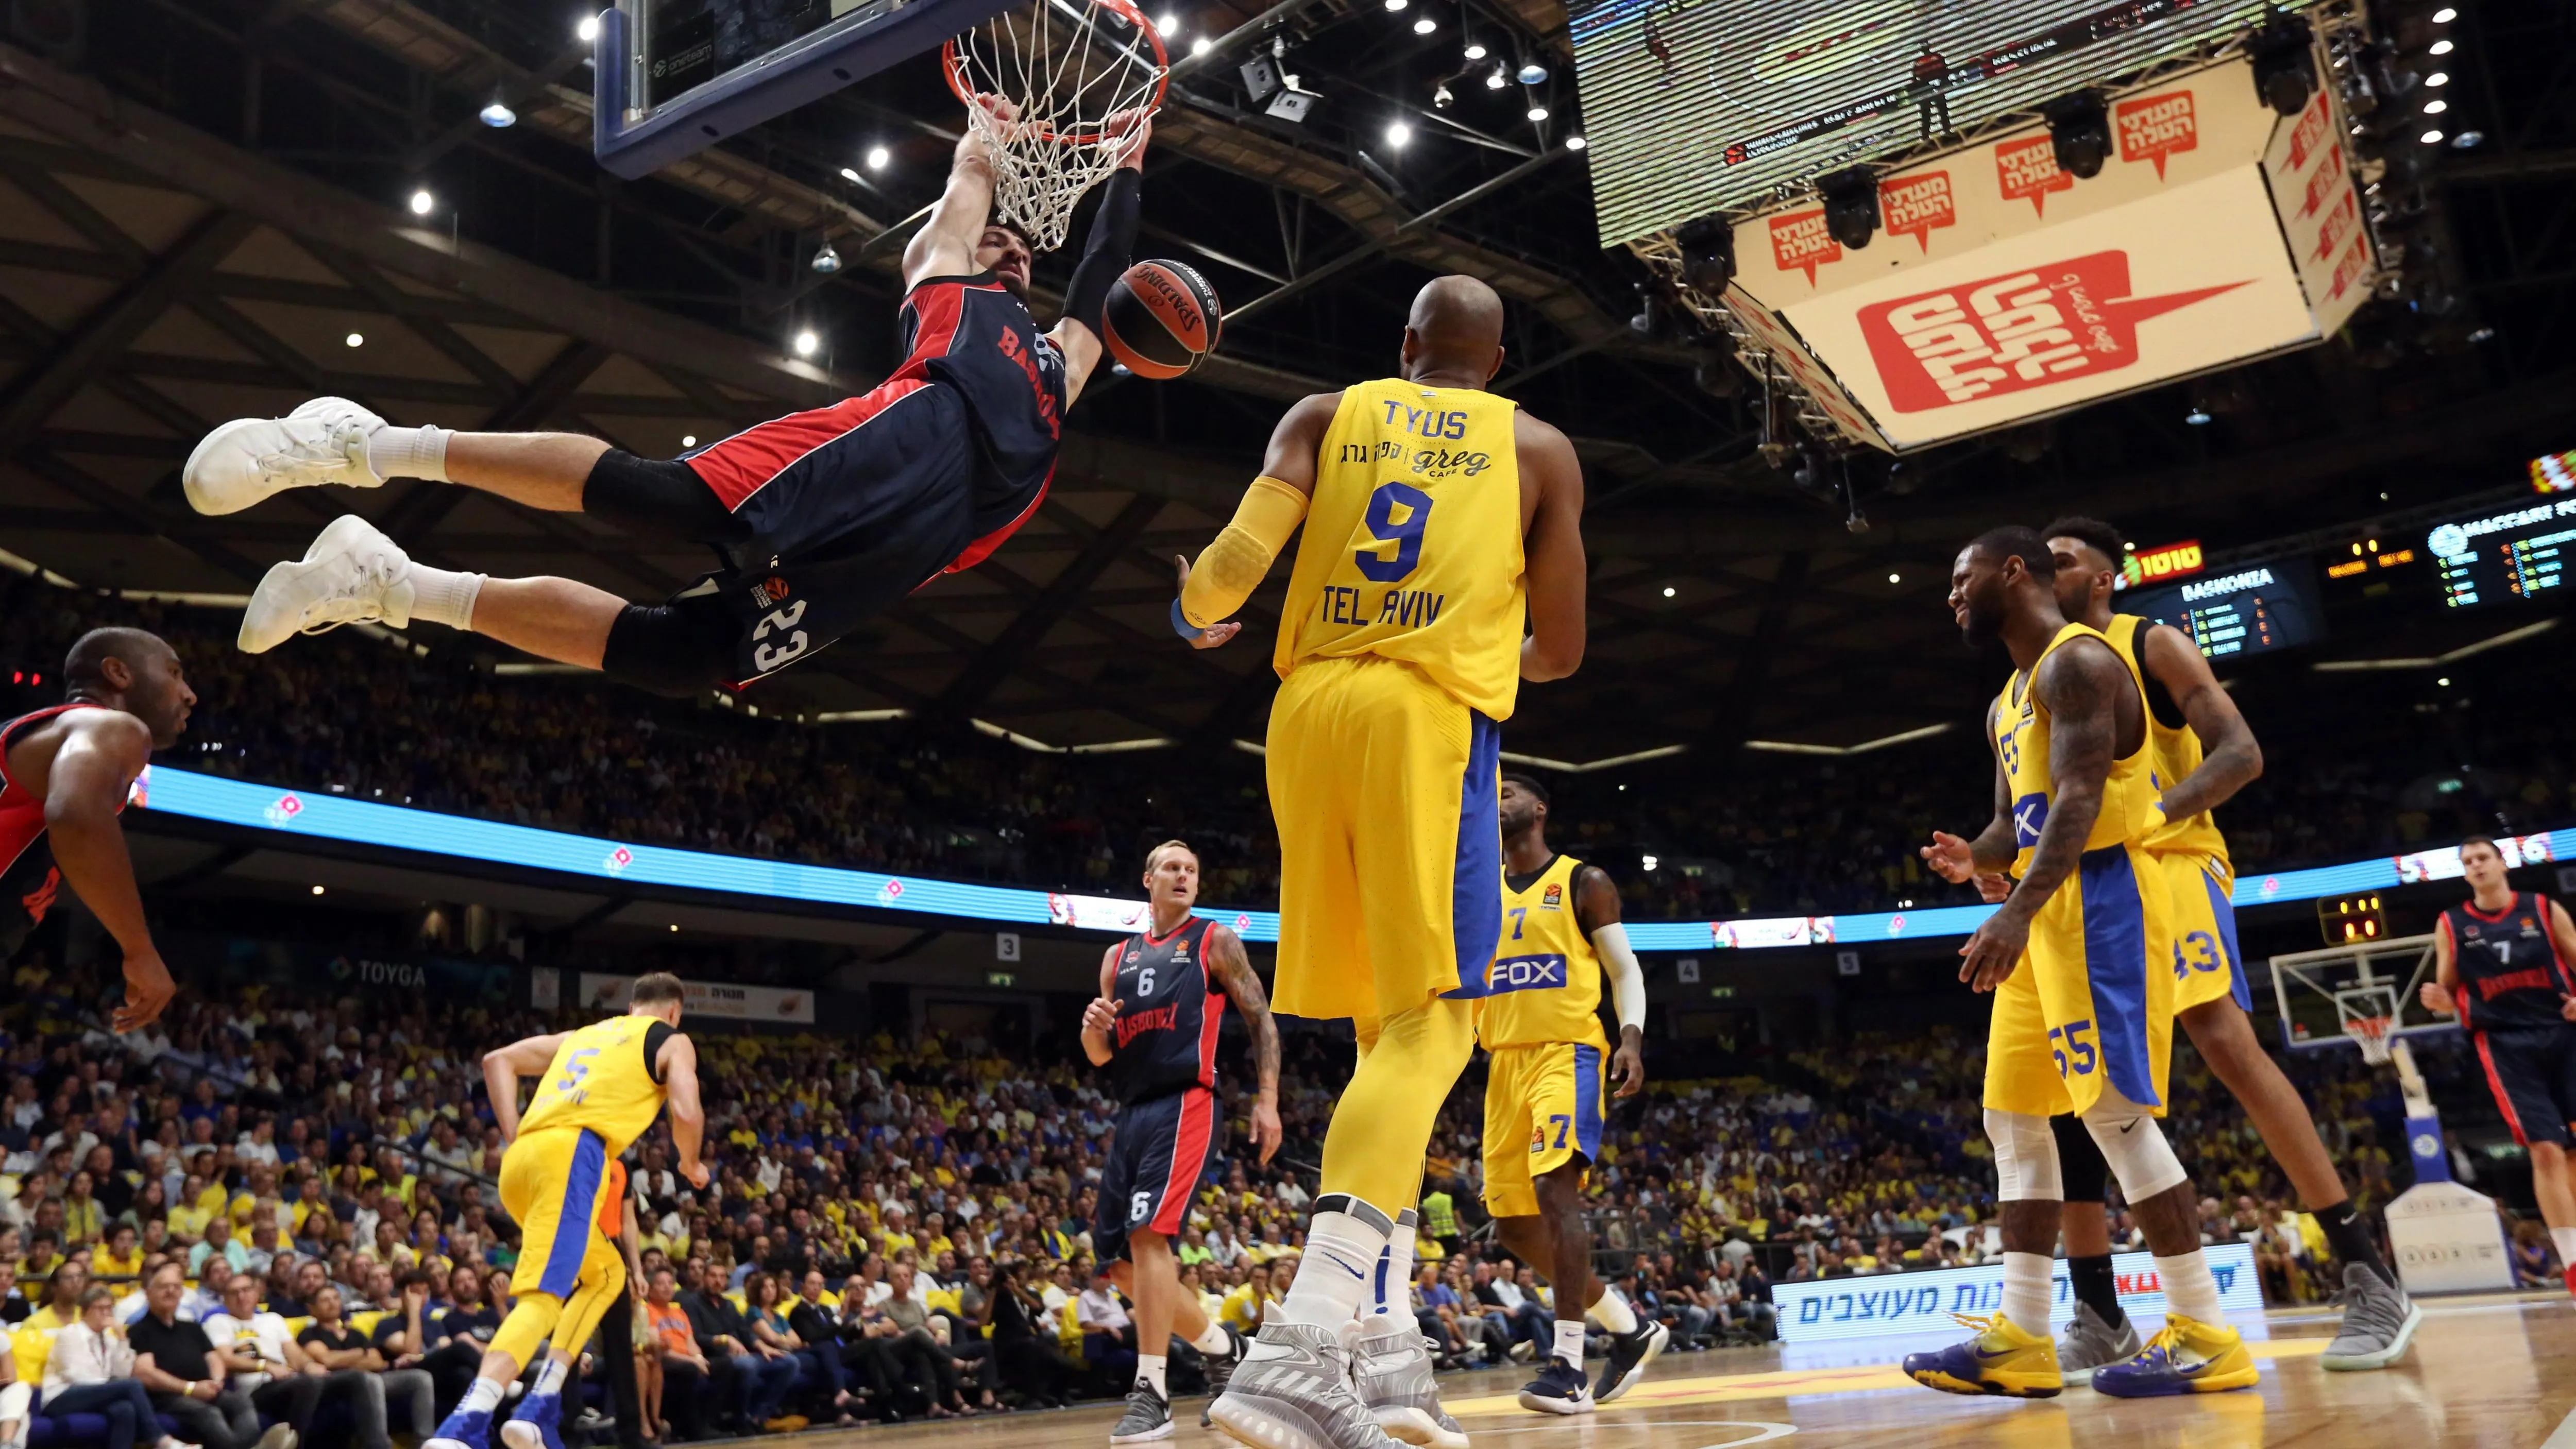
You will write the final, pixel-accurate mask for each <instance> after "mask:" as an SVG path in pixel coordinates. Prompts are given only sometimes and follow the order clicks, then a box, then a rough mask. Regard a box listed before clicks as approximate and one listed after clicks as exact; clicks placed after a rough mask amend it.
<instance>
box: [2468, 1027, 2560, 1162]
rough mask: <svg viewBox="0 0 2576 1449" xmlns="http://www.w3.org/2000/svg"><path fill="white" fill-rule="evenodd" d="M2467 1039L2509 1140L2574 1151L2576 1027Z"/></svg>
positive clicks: (2484, 1034)
mask: <svg viewBox="0 0 2576 1449" xmlns="http://www.w3.org/2000/svg"><path fill="white" fill-rule="evenodd" d="M2470 1035H2471V1036H2472V1037H2474V1038H2475V1039H2476V1041H2477V1044H2478V1061H2479V1063H2480V1064H2481V1065H2483V1066H2484V1067H2485V1068H2486V1070H2487V1087H2488V1089H2489V1090H2491V1091H2493V1092H2494V1093H2495V1100H2496V1110H2498V1111H2500V1112H2502V1113H2504V1122H2505V1125H2506V1126H2508V1127H2510V1128H2512V1129H2513V1140H2514V1141H2516V1142H2519V1143H2522V1144H2523V1145H2524V1146H2529V1145H2531V1144H2532V1143H2535V1142H2553V1143H2556V1144H2557V1145H2558V1146H2560V1147H2566V1146H2570V1145H2576V1022H2571V1023H2569V1024H2567V1025H2564V1026H2516V1027H2504V1028H2500V1029H2498V1030H2495V1031H2480V1032H2472V1033H2470Z"/></svg>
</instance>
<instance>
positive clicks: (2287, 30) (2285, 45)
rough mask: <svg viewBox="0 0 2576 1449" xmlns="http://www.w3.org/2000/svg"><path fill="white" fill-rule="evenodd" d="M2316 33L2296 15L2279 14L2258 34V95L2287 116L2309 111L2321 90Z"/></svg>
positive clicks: (2254, 46) (2255, 44)
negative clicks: (2316, 94) (2315, 95)
mask: <svg viewBox="0 0 2576 1449" xmlns="http://www.w3.org/2000/svg"><path fill="white" fill-rule="evenodd" d="M2315 45H2316V32H2315V31H2314V30H2311V29H2310V28H2309V27H2308V22H2306V21H2305V20H2302V19H2300V18H2299V17H2297V16H2295V15H2275V16H2273V17H2272V18H2271V19H2270V20H2269V21H2267V22H2265V24H2264V25H2263V28H2262V29H2260V30H2257V31H2255V32H2254V38H2253V41H2252V43H2251V45H2249V46H2248V49H2249V50H2250V51H2251V52H2252V53H2253V57H2254V92H2255V94H2257V95H2259V96H2261V97H2262V98H2263V102H2264V104H2266V105H2268V106H2270V107H2271V108H2272V109H2273V110H2275V111H2277V112H2279V113H2280V114H2282V115H2284V116H2295V115H2297V114H2298V113H2299V112H2301V111H2303V110H2305V109H2307V105H2308V97H2309V96H2310V95H2311V94H2313V93H2314V92H2315V91H2316V88H2317V60H2316V51H2315V49H2314V47H2315Z"/></svg>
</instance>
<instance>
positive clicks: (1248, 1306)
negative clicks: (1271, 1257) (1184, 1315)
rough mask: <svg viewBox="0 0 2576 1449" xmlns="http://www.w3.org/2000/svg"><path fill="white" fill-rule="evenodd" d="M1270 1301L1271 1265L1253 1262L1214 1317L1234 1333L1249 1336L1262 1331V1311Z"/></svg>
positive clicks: (1227, 1295)
mask: <svg viewBox="0 0 2576 1449" xmlns="http://www.w3.org/2000/svg"><path fill="white" fill-rule="evenodd" d="M1271 1301H1273V1300H1272V1299H1271V1297H1270V1265H1269V1264H1267V1263H1255V1264H1253V1265H1252V1269H1251V1271H1250V1272H1249V1273H1247V1274H1245V1275H1244V1279H1243V1283H1242V1285H1241V1286H1240V1287H1237V1288H1235V1289H1234V1290H1232V1291H1231V1292H1229V1293H1227V1294H1226V1295H1225V1298H1224V1299H1223V1300H1222V1301H1221V1302H1219V1303H1218V1304H1217V1309H1216V1316H1217V1317H1218V1318H1219V1319H1220V1320H1222V1321H1223V1322H1224V1323H1225V1324H1226V1326H1228V1327H1230V1328H1232V1329H1233V1330H1234V1331H1235V1332H1237V1333H1240V1334H1242V1335H1243V1336H1244V1337H1246V1338H1250V1337H1252V1336H1253V1335H1254V1334H1256V1333H1259V1332H1260V1331H1261V1317H1262V1312H1263V1310H1264V1309H1265V1308H1266V1307H1267V1305H1268V1304H1269V1303H1270V1302H1271Z"/></svg>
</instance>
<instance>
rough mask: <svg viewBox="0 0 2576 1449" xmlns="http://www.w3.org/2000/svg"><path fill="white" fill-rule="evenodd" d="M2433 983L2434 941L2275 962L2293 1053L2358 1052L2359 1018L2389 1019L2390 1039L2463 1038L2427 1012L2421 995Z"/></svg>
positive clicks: (2369, 944) (2355, 947)
mask: <svg viewBox="0 0 2576 1449" xmlns="http://www.w3.org/2000/svg"><path fill="white" fill-rule="evenodd" d="M2432 979H2433V938H2432V937H2431V936H2429V935H2427V936H2402V937H2398V938H2396V939H2394V940H2386V941H2366V942H2356V943H2354V944H2352V945H2347V946H2329V947H2327V948H2325V949H2324V950H2321V951H2300V952H2297V953H2294V954H2292V955H2287V956H2275V957H2273V958H2272V994H2273V999H2274V1000H2275V1001H2277V1002H2278V1003H2279V1005H2280V1010H2281V1044H2282V1045H2283V1046H2286V1047H2289V1048H2290V1049H2291V1050H2293V1051H2311V1050H2315V1049H2318V1048H2321V1047H2330V1046H2355V1045H2358V1039H2357V1038H2356V1036H2355V1035H2354V1030H2355V1029H2354V1026H2353V1023H2354V1022H2355V1021H2356V1019H2366V1018H2377V1019H2385V1020H2386V1021H2387V1023H2388V1027H2387V1036H2388V1038H2389V1039H2390V1040H2392V1041H2395V1040H2403V1039H2404V1038H2406V1037H2409V1036H2420V1035H2425V1034H2428V1033H2432V1032H2443V1031H2457V1030H2459V1022H2458V1020H2457V1019H2456V1018H2453V1017H2448V1016H2437V1015H2435V1014H2434V1013H2432V1012H2430V1011H2427V1010H2425V1009H2424V1003H2423V1002H2422V1001H2421V1000H2420V999H2418V997H2417V994H2416V993H2417V992H2418V991H2419V990H2420V989H2421V988H2422V986H2423V984H2424V983H2425V982H2427V981H2430V980H2432Z"/></svg>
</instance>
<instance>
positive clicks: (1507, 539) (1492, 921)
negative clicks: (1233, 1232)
mask: <svg viewBox="0 0 2576 1449" xmlns="http://www.w3.org/2000/svg"><path fill="white" fill-rule="evenodd" d="M1502 335H1503V304H1502V299H1501V298H1500V297H1498V296H1496V295H1495V294H1494V290H1493V289H1492V288H1491V287H1488V286H1486V285H1485V284H1484V283H1482V282H1480V281H1477V280H1475V279H1474V278H1472V277H1461V276H1446V277H1440V278H1437V279H1435V280H1433V281H1432V282H1431V283H1430V284H1429V285H1428V286H1425V287H1424V288H1423V289H1422V291H1421V292H1420V293H1419V294H1418V295H1417V296H1416V297H1415V298H1414V300H1413V311H1412V315H1411V318H1410V320H1409V321H1408V323H1407V325H1406V327H1405V329H1404V347H1403V352H1402V354H1401V369H1402V373H1401V375H1400V376H1398V377H1392V378H1386V379H1382V380H1380V381H1376V382H1365V383H1360V384H1357V385H1355V386H1352V387H1348V388H1345V389H1343V390H1342V391H1340V392H1338V393H1322V394H1318V395H1316V396H1313V397H1309V398H1307V399H1305V400H1304V401H1302V402H1299V403H1298V404H1296V405H1295V406H1294V407H1292V408H1290V409H1289V410H1288V413H1287V415H1286V416H1285V417H1283V418H1281V419H1280V421H1279V426H1278V428H1277V429H1276V430H1275V431H1273V432H1272V434H1271V437H1270V447H1269V452H1268V454H1267V455H1266V457H1265V458H1264V461H1263V464H1262V476H1261V477H1259V478H1256V479H1255V480H1253V484H1252V486H1251V488H1250V489H1248V490H1246V492H1245V494H1244V498H1243V502H1242V505H1241V506H1240V507H1239V508H1238V509H1237V510H1236V513H1235V516H1234V521H1233V522H1232V523H1230V524H1228V525H1227V526H1226V528H1225V530H1224V531H1223V532H1221V533H1219V534H1218V535H1217V537H1216V540H1215V542H1213V543H1211V544H1209V545H1208V548H1207V550H1206V551H1205V552H1204V553H1202V554H1200V555H1199V558H1198V563H1197V566H1196V567H1195V568H1193V567H1191V566H1190V565H1189V564H1188V563H1186V562H1184V563H1183V564H1182V565H1181V596H1180V598H1179V599H1178V600H1177V601H1175V602H1174V604H1173V607H1172V622H1173V626H1174V628H1175V629H1176V630H1178V631H1179V632H1181V633H1182V634H1183V635H1184V636H1186V637H1187V638H1189V639H1190V640H1191V642H1192V643H1193V645H1195V646H1198V647H1210V646H1213V645H1217V644H1222V643H1223V642H1224V641H1225V640H1226V639H1227V638H1230V637H1232V635H1233V633H1234V626H1232V625H1230V624H1224V623H1221V622H1220V621H1221V620H1224V619H1226V618H1227V616H1229V615H1231V614H1233V613H1234V612H1235V611H1236V610H1237V609H1239V608H1240V607H1242V605H1243V602H1244V600H1245V599H1247V598H1249V597H1250V596H1251V594H1252V591H1253V590H1254V589H1255V588H1257V587H1258V586H1259V585H1260V583H1261V581H1262V578H1263V577H1264V576H1265V575H1266V574H1267V573H1268V572H1269V571H1270V565H1271V561H1272V560H1273V559H1275V558H1276V557H1277V556H1278V554H1279V551H1280V550H1281V549H1282V548H1283V547H1285V546H1286V544H1287V541H1288V537H1289V535H1290V534H1291V533H1293V532H1295V531H1296V530H1297V528H1298V525H1299V524H1300V522H1301V521H1302V522H1303V524H1304V526H1305V534H1304V538H1303V540H1302V541H1301V542H1300V543H1299V545H1298V549H1297V561H1296V565H1295V567H1294V569H1293V571H1292V572H1291V574H1290V576H1289V582H1288V596H1287V599H1286V601H1285V603H1284V605H1283V606H1282V608H1281V610H1280V616H1279V617H1280V632H1279V641H1278V645H1277V647H1276V649H1275V650H1274V652H1273V655H1272V660H1273V663H1274V665H1275V666H1276V667H1277V669H1278V671H1279V674H1280V676H1281V683H1280V686H1279V694H1278V697H1277V700H1276V701H1275V702H1274V703H1273V705H1272V707H1271V711H1270V733H1269V744H1268V755H1267V763H1268V772H1269V777H1270V805H1271V813H1272V815H1273V816H1274V817H1275V818H1276V819H1277V822H1278V826H1279V851H1280V886H1279V908H1280V931H1279V936H1280V940H1279V967H1278V978H1277V979H1278V1005H1277V1009H1278V1010H1279V1011H1281V1012H1283V1013H1287V1014H1290V1015H1296V1016H1308V1017H1317V1018H1322V1019H1328V1020H1329V1019H1333V1018H1348V1019H1350V1020H1351V1021H1352V1022H1353V1025H1354V1027H1355V1028H1358V1029H1360V1030H1361V1041H1362V1043H1363V1045H1364V1048H1365V1051H1364V1054H1363V1056H1362V1057H1361V1059H1360V1062H1359V1065H1358V1067H1357V1069H1356V1070H1354V1071H1353V1072H1352V1074H1351V1081H1350V1086H1349V1087H1348V1088H1347V1089H1346V1090H1345V1091H1344V1092H1343V1094H1342V1097H1341V1100H1340V1101H1339V1102H1338V1103H1336V1104H1335V1106H1334V1109H1333V1120H1332V1126H1331V1128H1330V1129H1329V1130H1328V1131H1327V1132H1326V1134H1325V1138H1324V1162H1323V1192H1322V1195H1321V1196H1319V1197H1317V1198H1316V1199H1315V1203H1314V1209H1313V1217H1312V1219H1311V1220H1310V1224H1309V1226H1308V1229H1307V1239H1306V1255H1305V1259H1304V1261H1303V1262H1302V1263H1301V1264H1300V1265H1299V1268H1298V1272H1297V1281H1296V1284H1295V1286H1294V1287H1292V1288H1291V1289H1290V1290H1289V1293H1288V1296H1287V1298H1286V1300H1285V1301H1284V1302H1283V1303H1282V1304H1281V1305H1280V1309H1279V1312H1278V1314H1277V1315H1276V1317H1275V1318H1273V1319H1271V1320H1269V1321H1265V1322H1264V1323H1263V1324H1262V1325H1261V1333H1260V1336H1259V1337H1258V1338H1257V1339H1256V1340H1254V1342H1253V1344H1252V1346H1251V1347H1250V1348H1249V1349H1248V1350H1246V1352H1245V1356H1244V1361H1243V1363H1242V1365H1241V1366H1240V1367H1238V1368H1237V1369H1236V1370H1235V1373H1234V1380H1233V1382H1232V1383H1231V1384H1230V1385H1228V1386H1227V1389H1226V1391H1225V1393H1224V1395H1223V1396H1222V1397H1220V1398H1219V1399H1218V1400H1217V1401H1216V1404H1215V1406H1214V1407H1213V1409H1211V1411H1210V1412H1211V1414H1212V1416H1213V1418H1214V1420H1215V1422H1216V1424H1217V1426H1218V1427H1219V1428H1221V1429H1223V1430H1225V1432H1227V1433H1228V1434H1230V1435H1232V1436H1234V1437H1235V1438H1236V1439H1239V1440H1241V1441H1243V1442H1244V1443H1246V1444H1249V1445H1252V1446H1254V1449H1383V1446H1385V1445H1386V1444H1387V1442H1388V1437H1387V1436H1388V1433H1389V1432H1390V1431H1389V1429H1387V1428H1384V1427H1381V1424H1382V1423H1386V1422H1392V1423H1393V1424H1394V1425H1395V1426H1396V1427H1397V1428H1398V1429H1400V1430H1401V1431H1402V1432H1404V1433H1406V1434H1409V1435H1419V1436H1422V1438H1423V1440H1424V1441H1425V1442H1429V1441H1430V1440H1433V1439H1445V1438H1446V1437H1447V1436H1448V1435H1450V1434H1452V1433H1454V1432H1455V1431H1454V1430H1452V1429H1450V1428H1449V1427H1448V1426H1447V1425H1446V1424H1442V1423H1440V1422H1439V1420H1440V1419H1445V1417H1446V1416H1445V1415H1442V1416H1438V1417H1436V1418H1432V1419H1431V1427H1428V1428H1426V1427H1425V1426H1424V1424H1423V1423H1422V1422H1421V1420H1420V1418H1417V1414H1420V1415H1422V1416H1425V1417H1428V1411H1427V1410H1423V1409H1422V1405H1423V1404H1424V1403H1425V1402H1428V1403H1431V1404H1435V1405H1436V1403H1437V1398H1436V1396H1435V1395H1433V1394H1432V1393H1431V1391H1430V1359H1429V1356H1428V1355H1427V1354H1426V1353H1425V1352H1424V1349H1423V1346H1422V1335H1421V1332H1420V1330H1419V1329H1418V1328H1417V1327H1416V1325H1415V1323H1414V1320H1413V1316H1412V1315H1411V1314H1410V1313H1374V1312H1371V1313H1367V1314H1365V1320H1366V1322H1365V1325H1364V1324H1363V1307H1364V1305H1371V1300H1372V1294H1371V1285H1372V1284H1373V1283H1374V1282H1375V1281H1376V1280H1377V1277H1378V1273H1377V1269H1378V1267H1379V1264H1380V1261H1381V1260H1382V1259H1385V1258H1387V1257H1388V1254H1389V1248H1390V1246H1391V1240H1392V1239H1393V1238H1394V1236H1395V1235H1396V1233H1397V1231H1398V1228H1399V1218H1400V1216H1402V1215H1407V1210H1408V1209H1410V1208H1411V1207H1412V1206H1413V1204H1414V1200H1415V1198H1416V1196H1417V1195H1418V1194H1419V1192H1420V1190H1421V1186H1422V1165H1423V1156H1424V1154H1425V1152H1426V1151H1427V1150H1428V1148H1429V1146H1430V1140H1431V1127H1432V1123H1433V1120H1434V1119H1435V1118H1436V1117H1437V1116H1438V1115H1439V1110H1440V1102H1441V1099H1442V1098H1443V1097H1444V1096H1445V1095H1447V1093H1448V1090H1449V1087H1450V1085H1451V1084H1452V1083H1454V1082H1456V1081H1457V1079H1458V1073H1459V1072H1460V1071H1461V1070H1462V1069H1464V1068H1465V1066H1466V1064H1467V1057H1468V1055H1469V1054H1470V1053H1471V1052H1473V1051H1474V1049H1475V1024H1474V1011H1473V1004H1472V1003H1471V1002H1469V1001H1466V1000H1462V999H1455V998H1450V997H1448V996H1447V995H1446V993H1448V992H1451V991H1454V990H1456V989H1457V987H1458V986H1459V984H1460V983H1461V982H1462V981H1474V980H1476V979H1477V978H1478V977H1479V976H1480V975H1481V973H1482V972H1483V971H1484V969H1485V966H1486V964H1487V963H1488V962H1490V961H1491V960H1492V959H1493V955H1494V946H1495V942H1496V939H1497V937H1498V936H1499V935H1500V934H1501V899H1500V896H1501V876H1502V859H1501V854H1502V841H1501V833H1500V828H1499V826H1498V824H1497V821H1496V813H1495V809H1496V802H1495V797H1496V793H1497V790H1498V785H1499V780H1498V776H1499V773H1500V764H1499V761H1498V756H1499V752H1500V750H1501V730H1500V724H1499V722H1500V721H1502V720H1504V719H1506V718H1508V717H1510V715H1511V712H1512V706H1513V703H1514V700H1515V699H1516V697H1517V694H1518V691H1519V687H1520V681H1521V680H1524V679H1528V680H1532V681H1540V680H1550V679H1562V678H1564V677H1565V676H1567V675H1569V674H1571V673H1573V672H1574V670H1575V668H1576V666H1577V665H1579V664H1580V663H1581V662H1582V659H1583V588H1584V564H1583V539H1582V534H1581V532H1580V523H1581V519H1582V512H1583V474H1582V469H1581V466H1580V464H1578V463H1577V461H1576V459H1575V456H1574V449H1573V446H1572V445H1571V444H1569V443H1568V442H1567V441H1566V439H1565V435H1564V434H1563V433H1560V432H1558V431H1557V430H1556V429H1554V428H1552V427H1549V426H1548V425H1547V424H1545V423H1542V422H1540V421H1538V420H1537V419H1536V418H1533V417H1531V416H1530V415H1529V414H1527V413H1524V412H1520V411H1518V410H1517V409H1515V408H1514V407H1513V405H1512V404H1511V403H1510V402H1509V401H1508V400H1506V399H1503V398H1500V397H1496V396H1494V395H1493V394H1491V393H1488V392H1486V391H1484V388H1485V385H1486V383H1488V382H1490V381H1491V380H1492V379H1493V376H1494V372H1495V370H1496V369H1497V368H1499V367H1500V366H1501V365H1502V359H1503V348H1502ZM1408 1256H1409V1254H1408ZM1407 1271H1409V1263H1408V1264H1406V1265H1403V1266H1402V1267H1399V1268H1395V1269H1393V1270H1391V1272H1390V1277H1393V1276H1394V1274H1395V1273H1397V1272H1407ZM1392 1291H1394V1292H1397V1293H1401V1292H1402V1291H1403V1288H1402V1283H1401V1280H1400V1279H1397V1280H1396V1281H1395V1283H1394V1286H1393V1290H1392ZM1355 1356H1356V1357H1357V1358H1359V1359H1360V1361H1361V1364H1362V1372H1361V1374H1360V1376H1359V1381H1358V1382H1359V1387H1358V1388H1357V1389H1356V1390H1355V1389H1354V1387H1353V1379H1352V1362H1353V1359H1354V1357H1355ZM1380 1406H1383V1408H1384V1410H1385V1418H1384V1419H1381V1416H1380V1413H1379V1408H1380Z"/></svg>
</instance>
